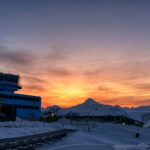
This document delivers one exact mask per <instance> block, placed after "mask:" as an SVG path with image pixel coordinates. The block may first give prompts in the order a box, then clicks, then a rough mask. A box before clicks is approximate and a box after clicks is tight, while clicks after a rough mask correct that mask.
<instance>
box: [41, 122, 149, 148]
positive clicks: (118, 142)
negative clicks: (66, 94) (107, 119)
mask: <svg viewBox="0 0 150 150" xmlns="http://www.w3.org/2000/svg"><path fill="white" fill-rule="evenodd" d="M71 126H72V128H78V129H79V131H77V132H74V133H70V134H69V135H68V136H66V137H64V138H63V139H62V140H60V141H57V142H52V143H50V144H48V145H44V146H43V147H41V148H39V150H48V149H56V148H58V150H59V149H60V150H68V149H70V150H80V149H82V150H84V149H86V150H97V149H96V147H97V146H96V147H95V149H94V145H99V146H100V147H101V146H102V147H103V148H102V149H105V150H106V149H112V148H113V149H116V150H120V149H121V150H129V149H130V150H132V149H133V150H135V149H136V150H146V149H147V148H148V147H149V145H150V128H139V127H135V126H129V125H121V124H113V123H96V124H95V125H93V126H92V124H91V127H90V129H89V131H90V132H88V125H87V124H83V123H82V124H81V125H80V124H79V123H73V125H68V124H65V127H66V128H67V127H69V128H70V127H71ZM89 126H90V125H89ZM136 132H139V133H140V137H139V138H136V137H135V133H136ZM89 144H90V145H93V148H90V147H91V146H89ZM66 146H69V148H67V147H66ZM84 146H85V147H84ZM100 147H99V149H101V148H100ZM110 147H111V148H110ZM56 150H57V149H56Z"/></svg>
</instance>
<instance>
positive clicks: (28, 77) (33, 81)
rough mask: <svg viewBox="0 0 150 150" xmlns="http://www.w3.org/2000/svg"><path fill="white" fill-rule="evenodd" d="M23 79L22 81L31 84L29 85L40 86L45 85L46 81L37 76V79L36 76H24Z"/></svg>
mask: <svg viewBox="0 0 150 150" xmlns="http://www.w3.org/2000/svg"><path fill="white" fill-rule="evenodd" d="M23 78H24V80H27V81H28V82H31V83H40V84H45V83H47V81H46V80H44V79H42V77H41V76H40V75H39V77H38V76H27V75H26V76H24V77H23Z"/></svg>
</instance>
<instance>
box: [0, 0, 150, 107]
mask: <svg viewBox="0 0 150 150" xmlns="http://www.w3.org/2000/svg"><path fill="white" fill-rule="evenodd" d="M149 14H150V1H149V0H132V1H131V0H107V1H106V0H13V1H12V0H1V1H0V71H5V72H14V73H19V74H20V76H21V85H22V87H23V88H22V90H21V91H18V93H25V94H33V95H39V96H41V97H42V107H46V106H50V105H59V106H62V107H70V106H73V105H76V104H79V103H82V102H83V101H85V100H86V99H87V98H89V97H91V98H93V99H95V100H96V101H98V102H100V103H105V104H109V105H120V106H123V107H126V106H127V107H135V106H140V105H150V67H149V66H150V59H149V58H150V42H149V41H150V17H149Z"/></svg>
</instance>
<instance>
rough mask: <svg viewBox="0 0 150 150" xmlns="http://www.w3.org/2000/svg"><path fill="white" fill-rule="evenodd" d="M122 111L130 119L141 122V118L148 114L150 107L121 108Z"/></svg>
mask: <svg viewBox="0 0 150 150" xmlns="http://www.w3.org/2000/svg"><path fill="white" fill-rule="evenodd" d="M123 110H124V111H126V112H127V113H128V115H129V116H130V117H131V118H133V119H136V120H139V121H142V116H143V115H145V114H148V113H150V106H140V107H135V108H123Z"/></svg>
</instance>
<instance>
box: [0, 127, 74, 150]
mask: <svg viewBox="0 0 150 150" xmlns="http://www.w3.org/2000/svg"><path fill="white" fill-rule="evenodd" d="M71 131H75V130H71V129H63V130H58V131H52V132H47V133H41V134H35V135H29V136H22V137H16V138H7V139H0V150H7V149H14V148H20V149H24V148H27V147H28V148H29V146H32V145H33V147H34V144H38V143H43V142H46V141H51V140H54V139H59V138H61V137H64V136H65V135H66V134H67V133H68V132H71Z"/></svg>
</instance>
